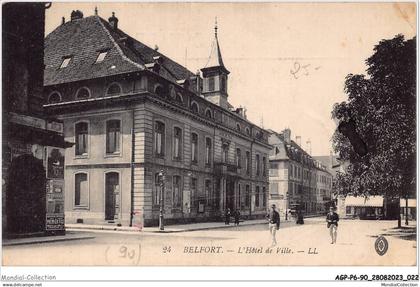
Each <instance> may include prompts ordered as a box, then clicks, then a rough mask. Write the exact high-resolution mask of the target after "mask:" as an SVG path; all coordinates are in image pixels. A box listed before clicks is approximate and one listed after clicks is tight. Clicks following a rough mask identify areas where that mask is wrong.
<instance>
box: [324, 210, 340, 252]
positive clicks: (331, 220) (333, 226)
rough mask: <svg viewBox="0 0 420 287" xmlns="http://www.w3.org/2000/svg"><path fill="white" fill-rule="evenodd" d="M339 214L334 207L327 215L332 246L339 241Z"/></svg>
mask: <svg viewBox="0 0 420 287" xmlns="http://www.w3.org/2000/svg"><path fill="white" fill-rule="evenodd" d="M338 220H339V217H338V214H337V213H335V212H334V207H333V206H331V207H330V212H329V213H328V214H327V228H328V229H329V230H330V236H331V244H334V243H336V241H337V228H338Z"/></svg>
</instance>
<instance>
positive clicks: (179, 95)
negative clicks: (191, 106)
mask: <svg viewBox="0 0 420 287" xmlns="http://www.w3.org/2000/svg"><path fill="white" fill-rule="evenodd" d="M175 101H177V102H178V103H181V104H182V103H183V102H184V100H183V99H182V95H181V94H180V93H177V94H176V96H175Z"/></svg>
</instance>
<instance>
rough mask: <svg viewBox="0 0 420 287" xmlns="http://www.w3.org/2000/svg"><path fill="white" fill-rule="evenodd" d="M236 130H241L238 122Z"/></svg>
mask: <svg viewBox="0 0 420 287" xmlns="http://www.w3.org/2000/svg"><path fill="white" fill-rule="evenodd" d="M236 130H237V131H238V132H240V131H241V125H240V124H239V123H237V124H236Z"/></svg>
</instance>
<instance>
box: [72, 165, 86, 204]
mask: <svg viewBox="0 0 420 287" xmlns="http://www.w3.org/2000/svg"><path fill="white" fill-rule="evenodd" d="M74 187H75V190H74V205H75V206H85V207H87V206H88V202H89V186H88V179H87V173H76V174H75V176H74Z"/></svg>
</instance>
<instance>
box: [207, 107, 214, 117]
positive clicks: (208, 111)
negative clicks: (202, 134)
mask: <svg viewBox="0 0 420 287" xmlns="http://www.w3.org/2000/svg"><path fill="white" fill-rule="evenodd" d="M206 117H208V118H209V119H211V118H213V115H212V113H211V110H210V109H207V110H206Z"/></svg>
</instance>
